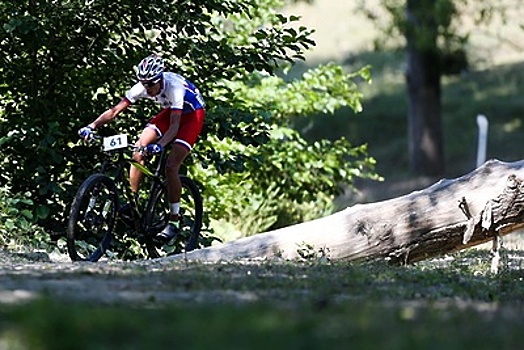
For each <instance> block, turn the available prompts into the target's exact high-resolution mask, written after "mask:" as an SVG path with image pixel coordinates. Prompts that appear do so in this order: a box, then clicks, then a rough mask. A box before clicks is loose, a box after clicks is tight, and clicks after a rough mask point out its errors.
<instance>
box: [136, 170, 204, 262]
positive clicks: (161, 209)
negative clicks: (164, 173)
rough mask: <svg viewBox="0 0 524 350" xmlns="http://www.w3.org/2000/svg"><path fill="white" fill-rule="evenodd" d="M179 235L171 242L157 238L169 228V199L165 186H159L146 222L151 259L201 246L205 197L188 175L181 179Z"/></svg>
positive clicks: (146, 236)
mask: <svg viewBox="0 0 524 350" xmlns="http://www.w3.org/2000/svg"><path fill="white" fill-rule="evenodd" d="M180 181H181V183H182V194H181V197H180V232H179V233H178V235H177V236H176V237H175V238H173V239H172V240H171V241H169V242H163V241H160V240H157V239H156V238H155V236H156V234H157V233H158V232H160V231H162V229H163V228H164V227H165V226H166V225H167V222H168V219H169V200H168V196H167V188H166V184H165V183H163V184H157V185H156V186H155V187H154V189H153V191H152V193H151V196H150V199H149V202H148V205H147V208H146V213H145V214H146V215H145V221H144V228H145V230H146V232H145V233H146V235H145V241H146V248H147V252H148V254H149V256H150V257H151V258H159V257H164V256H168V255H173V254H178V253H181V252H183V251H186V252H187V251H190V250H193V249H195V248H197V247H198V239H199V236H200V230H201V228H202V213H203V208H202V196H201V195H200V191H199V190H198V187H197V185H196V184H195V183H194V182H193V181H192V180H191V179H190V178H188V177H187V176H180Z"/></svg>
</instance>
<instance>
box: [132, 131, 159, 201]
mask: <svg viewBox="0 0 524 350" xmlns="http://www.w3.org/2000/svg"><path fill="white" fill-rule="evenodd" d="M157 139H158V135H157V132H156V131H155V130H154V129H152V128H149V127H146V128H145V129H144V131H142V135H140V138H139V139H138V142H137V143H136V146H140V147H143V146H147V145H149V144H150V143H154V142H156V141H157ZM133 159H134V160H135V161H137V162H138V163H140V164H142V165H144V163H145V159H144V155H143V154H141V153H139V152H135V153H134V154H133ZM143 178H144V174H143V173H142V172H141V171H140V169H138V168H137V167H134V166H133V165H131V168H130V169H129V182H130V184H131V190H132V191H133V192H134V193H138V190H139V189H140V184H141V183H142V179H143Z"/></svg>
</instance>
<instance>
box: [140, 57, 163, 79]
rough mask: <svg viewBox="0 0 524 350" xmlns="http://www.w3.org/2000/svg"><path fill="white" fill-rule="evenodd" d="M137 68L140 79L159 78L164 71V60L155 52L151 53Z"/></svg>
mask: <svg viewBox="0 0 524 350" xmlns="http://www.w3.org/2000/svg"><path fill="white" fill-rule="evenodd" d="M136 68H137V72H136V77H137V78H138V80H157V79H160V78H161V77H162V73H164V60H163V59H162V58H160V57H159V56H157V55H155V54H153V55H149V56H147V57H146V58H144V59H143V60H142V61H140V63H139V64H138V66H137V67H136Z"/></svg>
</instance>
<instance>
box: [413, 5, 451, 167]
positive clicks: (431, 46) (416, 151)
mask: <svg viewBox="0 0 524 350" xmlns="http://www.w3.org/2000/svg"><path fill="white" fill-rule="evenodd" d="M434 7H435V0H424V1H420V0H408V1H407V3H406V18H407V29H406V41H407V48H406V56H407V57H406V59H407V68H406V83H407V90H408V133H409V135H408V136H409V138H408V140H409V160H410V166H411V170H412V171H413V172H414V173H416V174H424V175H433V176H440V175H442V174H443V173H444V151H443V140H442V138H443V137H442V121H441V84H440V76H441V69H440V59H439V50H438V47H437V37H438V27H437V21H436V20H435V12H434V11H435V10H434Z"/></svg>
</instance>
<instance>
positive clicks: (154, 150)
mask: <svg viewBox="0 0 524 350" xmlns="http://www.w3.org/2000/svg"><path fill="white" fill-rule="evenodd" d="M144 152H145V153H146V154H159V153H162V146H161V145H160V144H158V143H151V144H149V145H147V146H146V147H144Z"/></svg>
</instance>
